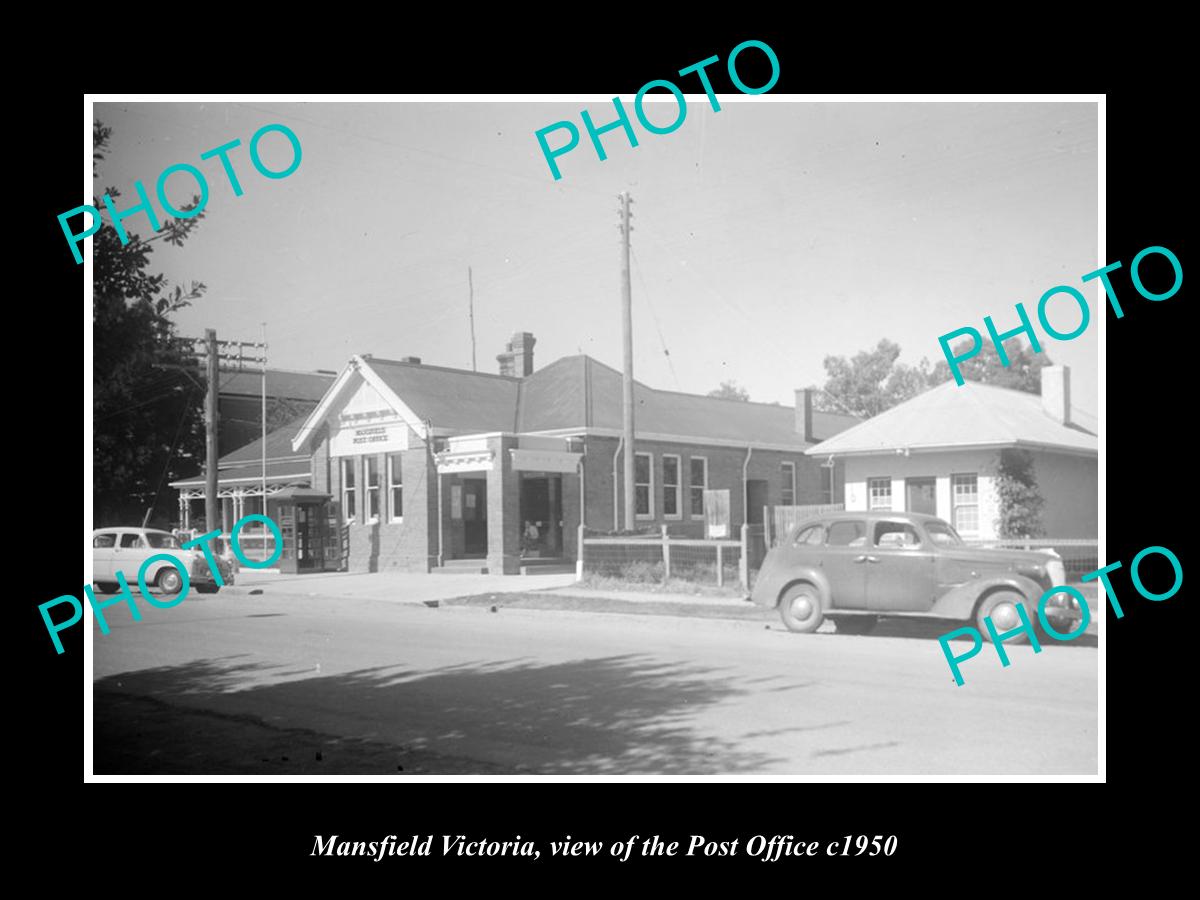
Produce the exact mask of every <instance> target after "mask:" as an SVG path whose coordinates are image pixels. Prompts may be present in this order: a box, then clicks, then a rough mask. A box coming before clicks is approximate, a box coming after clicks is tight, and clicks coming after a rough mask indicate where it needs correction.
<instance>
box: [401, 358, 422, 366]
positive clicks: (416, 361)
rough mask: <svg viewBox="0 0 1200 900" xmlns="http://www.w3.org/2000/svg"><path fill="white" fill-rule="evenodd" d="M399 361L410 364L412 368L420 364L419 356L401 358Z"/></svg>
mask: <svg viewBox="0 0 1200 900" xmlns="http://www.w3.org/2000/svg"><path fill="white" fill-rule="evenodd" d="M399 361H400V362H402V363H411V364H412V365H414V366H419V365H420V364H421V357H419V356H402V357H400V360H399Z"/></svg>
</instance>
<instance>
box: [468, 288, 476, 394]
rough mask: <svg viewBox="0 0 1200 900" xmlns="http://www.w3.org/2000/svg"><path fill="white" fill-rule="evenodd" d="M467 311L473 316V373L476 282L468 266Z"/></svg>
mask: <svg viewBox="0 0 1200 900" xmlns="http://www.w3.org/2000/svg"><path fill="white" fill-rule="evenodd" d="M467 304H468V306H467V309H468V310H469V315H470V316H471V371H472V372H476V371H478V369H476V368H475V282H474V281H473V280H472V279H471V267H470V266H467Z"/></svg>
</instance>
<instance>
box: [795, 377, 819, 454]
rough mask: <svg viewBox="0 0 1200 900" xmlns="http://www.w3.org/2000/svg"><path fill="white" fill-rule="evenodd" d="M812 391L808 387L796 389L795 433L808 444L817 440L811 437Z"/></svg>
mask: <svg viewBox="0 0 1200 900" xmlns="http://www.w3.org/2000/svg"><path fill="white" fill-rule="evenodd" d="M812 393H813V392H812V390H811V389H809V388H804V389H800V388H797V389H796V434H798V435H800V440H802V441H806V442H808V443H810V444H813V443H816V442H817V439H816V438H815V437H813V422H812V412H813V410H812Z"/></svg>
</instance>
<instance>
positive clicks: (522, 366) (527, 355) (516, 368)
mask: <svg viewBox="0 0 1200 900" xmlns="http://www.w3.org/2000/svg"><path fill="white" fill-rule="evenodd" d="M536 343H537V339H536V338H535V337H534V336H533V335H532V334H530V333H529V332H528V331H518V332H516V333H514V334H513V336H512V340H511V341H509V342H508V344H507V345H505V348H504V352H503V353H501V354H498V355H497V356H496V361H497V362H499V363H500V374H501V375H515V376H517V377H518V378H524V377H525V376H526V375H532V374H533V345H534V344H536Z"/></svg>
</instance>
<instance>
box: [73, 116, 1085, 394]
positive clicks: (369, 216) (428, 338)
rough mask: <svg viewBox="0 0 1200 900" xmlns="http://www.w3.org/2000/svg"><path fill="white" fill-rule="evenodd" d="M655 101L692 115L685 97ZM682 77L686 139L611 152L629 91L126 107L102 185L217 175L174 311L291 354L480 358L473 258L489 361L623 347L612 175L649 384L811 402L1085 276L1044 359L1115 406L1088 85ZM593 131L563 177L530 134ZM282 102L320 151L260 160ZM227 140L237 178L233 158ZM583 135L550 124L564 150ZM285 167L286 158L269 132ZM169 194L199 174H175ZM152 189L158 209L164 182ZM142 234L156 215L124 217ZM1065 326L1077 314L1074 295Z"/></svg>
mask: <svg viewBox="0 0 1200 900" xmlns="http://www.w3.org/2000/svg"><path fill="white" fill-rule="evenodd" d="M664 96H667V99H666V100H665V101H663V103H662V104H661V105H660V104H659V103H657V102H655V103H647V107H646V108H647V110H648V111H649V112H648V114H649V116H650V118H651V120H652V121H654V122H657V123H660V124H662V125H665V124H667V123H669V122H670V120H671V118H672V116H673V115H675V114H676V106H675V101H674V100H672V99H671V98H670V97H669V95H664ZM719 99H720V104H721V109H720V110H719V111H714V110H713V109H712V108H711V106H710V105H709V102H708V100H707V98H706V97H705V96H704V95H702V94H701V95H699V96H697V97H694V98H692V97H689V100H690V101H691V102H689V103H688V107H687V115H686V117H685V119H684V121H683V124H682V125H681V126H680V127H679V128H678V129H677V130H676V131H674V132H672V133H671V134H665V135H654V134H650V133H649V132H647V131H646V130H644V129H643V128H642V127H641V126H640V125H639V124H638V123H637V119H636V118H635V117H634V115H633V111H632V98H631V97H624V98H623V100H624V101H625V106H626V108H627V109H629V110H630V118H631V120H632V121H633V123H634V124H633V127H634V129H635V133H636V135H637V137H638V142H639V143H638V146H637V147H631V146H630V145H629V142H628V140H627V138H626V137H625V135H624V133H623V131H622V130H620V129H617V130H614V131H611V132H609V133H607V134H605V135H603V137H602V140H603V143H604V146H605V149H606V150H607V153H608V158H607V159H606V160H604V161H601V160H599V159H598V157H597V155H596V153H595V151H594V150H593V149H592V147H591V146H590V143H589V140H588V137H587V133H586V131H585V130H584V128H583V125H582V123H581V119H580V110H581V109H585V108H586V109H588V110H589V111H590V112H591V114H592V118H593V120H594V121H595V123H596V124H597V125H598V126H599V125H601V124H603V123H606V122H608V121H611V120H612V119H613V118H614V117H615V111H614V109H613V106H612V103H611V100H609V99H607V98H594V97H592V98H584V99H580V100H575V101H567V102H563V101H561V100H560V99H556V100H555V101H554V102H531V101H528V100H525V101H522V102H498V101H497V102H387V103H327V102H325V103H281V102H257V101H256V102H246V103H128V102H121V103H112V102H104V103H97V104H96V105H95V113H94V114H95V117H96V118H97V119H98V120H100V121H101V122H103V123H104V124H105V125H109V126H111V127H112V128H113V136H112V140H111V145H110V150H109V153H108V156H107V158H106V159H105V160H104V161H103V162H102V163H101V164H100V167H99V172H100V178H98V179H97V181H96V187H97V190H96V193H97V195H99V193H100V192H101V191H102V190H103V189H104V188H105V187H108V186H115V187H117V188H118V189H120V190H121V192H122V194H123V199H125V201H126V202H127V203H128V202H132V201H130V200H129V199H128V198H131V197H133V196H134V191H133V181H134V180H135V179H140V180H141V181H142V182H143V183H144V184H145V185H146V188H147V190H148V191H149V192H151V193H152V192H153V190H154V183H155V182H156V180H157V178H158V175H159V173H160V172H161V171H162V170H163V169H164V168H166V167H167V166H169V165H172V164H174V163H181V162H183V163H190V164H192V165H195V166H197V167H198V168H199V169H201V171H203V172H204V173H205V175H206V176H207V178H208V182H209V185H210V198H209V202H208V206H207V209H206V215H205V217H204V219H203V220H202V221H201V222H200V224H199V227H198V228H197V229H196V231H195V232H194V233H193V235H192V236H191V237H189V238H188V240H187V241H186V242H185V243H184V244H183V246H182V247H180V248H175V247H171V246H169V245H166V244H165V243H164V242H158V243H156V244H155V245H154V246H155V248H156V249H155V251H154V253H153V255H152V257H151V260H152V268H154V269H155V270H157V271H161V272H163V273H165V274H166V276H167V278H168V280H169V281H172V282H175V283H181V284H186V283H188V282H191V281H193V280H195V281H201V282H204V283H205V284H206V285H207V292H206V293H205V294H204V296H203V297H202V298H201V299H200V300H198V301H197V302H196V303H195V304H194V306H192V307H191V308H189V309H186V310H183V311H181V312H180V313H178V314H177V316H176V321H177V323H178V326H179V328H178V330H179V333H181V334H183V335H189V336H193V335H201V334H202V333H203V331H204V329H205V328H215V329H216V331H217V336H218V337H219V338H222V339H226V340H245V341H257V340H261V337H262V333H263V332H262V328H263V326H262V323H263V322H266V323H267V324H266V329H267V340H268V342H269V345H270V363H271V365H273V366H278V367H282V368H293V369H306V370H312V369H318V368H319V369H331V370H340V369H341V368H342V366H343V365H344V364H345V363H346V361H347V360H348V359H349V358H350V356H351V355H352V354H356V353H370V354H373V355H375V356H378V357H385V358H392V359H395V358H398V357H401V356H419V357H421V359H422V360H423V361H424V362H425V363H428V364H434V365H443V366H451V367H457V368H467V369H469V368H470V367H471V335H470V325H469V321H468V277H467V269H468V266H469V267H470V268H471V270H472V280H473V283H474V305H475V333H476V342H477V359H478V368H479V370H480V371H485V372H497V371H498V365H497V363H496V354H497V353H500V352H502V351H503V350H504V347H505V343H506V342H507V341H508V340H509V338H510V337H511V335H512V334H513V332H517V331H529V332H532V333H533V335H534V336H535V338H536V339H537V345H536V348H535V351H534V358H535V365H536V367H538V368H540V367H541V366H543V365H546V364H548V363H550V362H552V361H554V360H555V359H558V358H559V357H562V356H567V355H570V354H574V353H579V352H583V353H587V354H590V355H591V356H593V357H595V358H596V359H598V360H600V361H601V362H604V363H607V364H608V365H611V366H613V367H615V368H620V366H621V361H622V349H621V346H622V345H621V268H620V261H621V258H620V236H619V233H618V230H617V222H618V214H617V210H618V201H617V195H618V194H619V193H620V192H621V191H623V190H628V191H629V192H630V193H631V195H632V197H633V201H634V202H633V207H632V209H633V232H632V248H633V266H632V269H633V271H632V291H633V308H634V313H633V317H634V338H633V340H634V374H635V377H636V378H637V379H638V380H639V381H641V382H643V383H645V384H648V385H650V386H652V387H657V388H661V389H668V390H682V391H688V392H693V393H706V392H708V391H709V390H712V389H714V388H716V387H717V386H718V385H719V384H720V383H721V382H722V381H726V380H734V381H736V382H737V383H738V384H740V385H742V386H743V387H745V388H746V389H747V390H748V391H749V393H750V396H751V398H752V399H754V400H758V401H763V402H776V401H778V402H781V403H784V404H787V405H791V404H792V403H793V400H794V393H793V392H794V390H795V389H796V388H800V387H805V386H807V385H809V384H814V383H815V384H817V385H820V384H823V383H824V381H825V370H824V368H823V366H822V361H823V360H824V358H825V357H826V356H827V355H840V356H852V355H853V354H855V353H857V352H858V351H860V350H866V349H870V348H872V347H874V346H875V345H876V344H877V343H878V342H879V340H881V339H883V338H887V339H890V340H892V341H895V342H897V343H898V344H900V346H901V348H902V355H901V361H902V362H907V363H916V362H917V361H918V360H919V359H920V358H921V357H927V358H928V359H929V360H930V362H937V361H938V360H939V359H941V358H942V354H941V349H940V347H939V345H938V337H939V336H940V335H942V334H946V333H948V332H950V331H953V330H955V329H958V328H960V327H963V326H967V325H970V326H973V327H975V328H976V329H978V330H979V331H981V332H983V331H984V326H983V317H984V316H986V315H991V316H992V317H993V319H994V321H995V323H996V325H997V327H998V328H999V329H1000V330H1007V329H1009V328H1013V327H1015V326H1016V325H1017V324H1019V322H1018V319H1017V313H1016V310H1015V308H1014V307H1015V304H1016V303H1018V302H1023V303H1024V305H1025V307H1026V309H1027V310H1028V312H1029V316H1030V318H1031V319H1032V320H1033V321H1034V322H1035V323H1036V314H1037V302H1038V299H1039V298H1040V297H1041V296H1042V294H1043V293H1044V292H1045V291H1047V290H1048V289H1050V288H1051V287H1054V286H1057V285H1071V286H1074V287H1076V288H1077V289H1079V290H1081V291H1082V292H1083V293H1084V296H1086V297H1087V298H1088V301H1089V304H1090V306H1091V311H1092V324H1091V325H1090V326H1089V327H1088V329H1087V331H1085V332H1084V334H1083V335H1081V336H1080V337H1079V338H1076V339H1075V340H1073V341H1069V342H1060V341H1055V340H1052V339H1050V338H1048V337H1046V336H1045V335H1044V334H1043V333H1042V332H1041V330H1040V329H1039V338H1040V339H1042V342H1043V348H1044V350H1045V352H1046V354H1047V355H1048V356H1049V357H1050V358H1051V359H1052V360H1053V361H1054V362H1056V363H1063V364H1066V365H1069V366H1070V367H1071V370H1072V373H1071V381H1072V395H1073V397H1072V399H1073V405H1074V406H1075V407H1077V408H1078V409H1079V410H1080V411H1082V412H1084V413H1086V414H1088V415H1090V416H1092V417H1094V416H1095V415H1096V413H1097V403H1096V394H1097V376H1098V372H1097V366H1098V361H1097V330H1096V328H1097V327H1096V320H1097V318H1098V317H1099V315H1101V314H1102V313H1103V301H1102V300H1101V299H1100V297H1099V295H1098V291H1099V287H1098V284H1099V283H1098V281H1094V282H1092V283H1090V284H1089V285H1087V286H1085V285H1083V284H1081V282H1080V279H1081V276H1082V275H1083V274H1085V273H1087V272H1091V271H1093V270H1094V269H1097V268H1099V267H1100V266H1102V265H1104V264H1105V263H1106V262H1107V260H1100V259H1099V258H1098V256H1097V253H1098V250H1097V118H1096V106H1095V104H1094V103H984V102H959V103H828V102H825V103H813V102H798V101H795V100H789V99H787V98H785V97H772V96H770V95H761V96H757V97H734V96H726V95H720V98H719ZM561 120H570V121H572V122H574V123H575V124H576V126H577V127H578V128H579V130H580V132H581V141H580V144H579V146H577V147H576V148H575V149H574V150H573V151H571V152H570V153H567V154H565V155H563V156H560V157H559V158H558V160H557V162H558V165H559V167H560V169H561V171H562V178H561V179H560V180H557V181H556V180H554V178H553V176H552V174H551V172H550V169H549V167H548V166H547V164H546V162H545V160H544V159H543V156H542V153H541V150H540V148H539V146H538V142H537V140H536V138H535V137H534V134H535V132H536V131H537V130H538V129H540V128H544V127H546V126H548V125H551V124H553V123H555V122H558V121H561ZM273 123H281V124H284V125H286V126H288V127H289V128H291V129H292V130H293V131H294V132H295V134H296V135H297V137H298V138H299V141H300V144H301V147H302V159H301V163H300V166H299V167H298V168H297V169H296V171H295V172H294V173H292V174H291V175H289V176H288V177H286V178H282V179H274V180H272V179H267V178H265V177H262V176H260V175H259V174H258V173H257V172H256V171H255V169H254V168H253V166H252V165H251V162H250V159H249V156H248V144H249V142H250V137H251V135H253V134H254V133H255V132H256V131H257V130H258V129H259V128H260V127H262V126H263V125H267V124H273ZM234 138H238V139H240V140H241V142H242V145H241V147H239V148H236V149H235V150H233V151H232V152H231V154H230V159H231V161H232V163H233V165H234V167H235V169H236V171H237V173H238V177H239V179H240V181H241V184H242V188H243V189H244V194H243V195H242V196H240V197H239V196H235V195H234V192H233V190H232V188H231V187H230V185H229V182H228V180H227V179H226V177H225V175H224V174H223V173H222V170H221V166H220V163H219V161H218V160H216V159H210V160H207V161H201V160H200V155H201V153H203V152H205V151H207V150H210V149H212V148H214V147H217V146H219V145H222V144H225V143H227V142H229V141H231V140H233V139H234ZM564 139H565V135H564V133H562V132H559V133H556V134H554V135H553V136H551V137H550V138H549V140H550V141H551V144H552V146H558V143H559V142H560V141H562V140H564ZM261 150H262V158H263V161H264V163H265V164H266V165H267V166H268V167H270V168H274V169H282V168H284V167H286V165H287V164H288V162H289V161H290V159H291V151H290V148H289V146H288V142H287V140H286V139H285V138H284V137H283V136H282V135H280V134H278V133H274V134H269V135H267V136H266V137H265V138H264V139H263V141H262V144H261ZM168 185H169V186H168V196H169V198H170V199H171V200H172V202H173V203H175V204H177V205H182V204H183V203H184V202H186V200H187V199H188V198H190V196H191V194H192V193H194V192H195V190H196V189H195V186H194V183H193V182H192V181H191V180H190V179H189V176H187V175H186V174H180V175H174V176H172V178H171V179H170V181H169V183H168ZM156 205H157V204H156ZM121 208H123V207H122V204H121V203H120V202H118V209H121ZM125 224H126V227H127V228H128V229H130V230H131V231H134V232H139V233H141V234H142V235H143V237H145V236H148V235H149V233H150V226H149V225H148V224H147V222H146V219H145V217H144V216H141V215H135V216H133V217H131V218H129V219H127V220H126V223H125ZM1049 315H1050V321H1051V323H1052V324H1054V325H1055V326H1056V328H1057V329H1058V330H1060V331H1064V332H1066V331H1071V330H1073V329H1074V327H1075V326H1076V325H1077V324H1078V322H1079V312H1078V310H1077V308H1075V307H1074V305H1073V304H1071V303H1070V302H1069V301H1064V300H1063V299H1062V298H1061V297H1060V298H1059V299H1057V300H1056V301H1055V302H1054V304H1052V305H1051V307H1050V313H1049Z"/></svg>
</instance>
